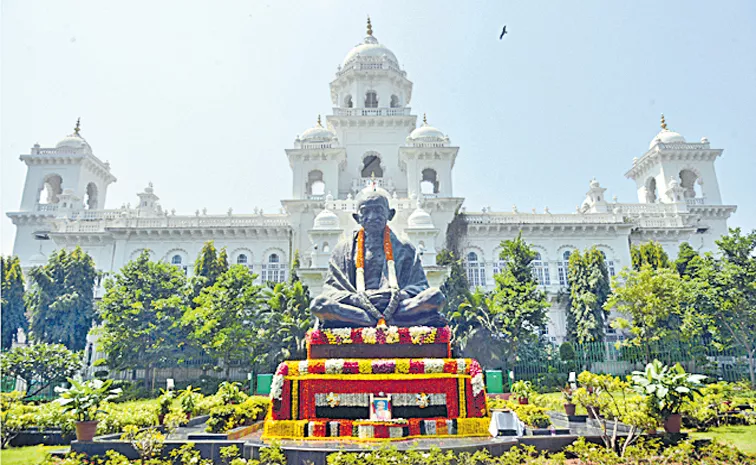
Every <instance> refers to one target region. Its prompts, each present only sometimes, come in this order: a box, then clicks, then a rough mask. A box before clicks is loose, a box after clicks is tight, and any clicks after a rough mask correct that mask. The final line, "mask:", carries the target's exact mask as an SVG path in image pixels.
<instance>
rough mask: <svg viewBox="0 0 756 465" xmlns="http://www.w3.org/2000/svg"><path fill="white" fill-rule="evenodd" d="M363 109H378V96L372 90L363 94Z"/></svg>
mask: <svg viewBox="0 0 756 465" xmlns="http://www.w3.org/2000/svg"><path fill="white" fill-rule="evenodd" d="M365 108H378V94H377V93H376V92H375V91H374V90H369V91H367V93H366V94H365Z"/></svg>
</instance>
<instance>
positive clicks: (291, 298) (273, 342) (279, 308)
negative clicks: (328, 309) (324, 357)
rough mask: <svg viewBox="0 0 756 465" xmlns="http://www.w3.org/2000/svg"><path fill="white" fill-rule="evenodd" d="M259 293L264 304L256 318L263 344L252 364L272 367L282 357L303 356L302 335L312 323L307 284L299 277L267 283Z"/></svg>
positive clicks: (304, 348) (304, 352)
mask: <svg viewBox="0 0 756 465" xmlns="http://www.w3.org/2000/svg"><path fill="white" fill-rule="evenodd" d="M263 295H264V298H265V307H264V309H263V311H262V312H261V314H260V315H259V318H258V320H257V321H258V324H259V326H260V329H261V331H262V334H264V338H265V341H266V344H265V348H264V350H263V351H262V352H261V353H258V354H257V356H256V359H255V363H256V365H257V366H259V367H261V368H263V367H264V368H267V369H269V370H272V369H275V367H276V366H277V365H278V363H279V362H281V361H283V360H287V359H295V360H296V359H301V358H306V356H307V354H306V349H307V347H306V344H305V336H306V335H307V330H309V329H310V328H311V327H312V323H313V321H312V316H311V314H310V292H309V290H308V289H307V286H305V285H303V284H302V282H301V281H299V280H296V281H293V282H288V283H269V284H268V286H267V287H266V288H265V289H263Z"/></svg>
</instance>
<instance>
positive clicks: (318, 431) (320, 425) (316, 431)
mask: <svg viewBox="0 0 756 465" xmlns="http://www.w3.org/2000/svg"><path fill="white" fill-rule="evenodd" d="M326 424H327V423H326V422H325V421H315V422H313V425H312V435H313V436H314V437H316V438H324V437H325V435H326Z"/></svg>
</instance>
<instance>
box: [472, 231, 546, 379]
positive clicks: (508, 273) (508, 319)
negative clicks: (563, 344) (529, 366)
mask: <svg viewBox="0 0 756 465" xmlns="http://www.w3.org/2000/svg"><path fill="white" fill-rule="evenodd" d="M501 248H502V250H501V254H500V256H499V258H500V259H501V260H502V262H503V264H502V271H501V272H500V273H499V274H497V275H495V276H494V279H495V280H496V287H495V289H494V290H493V291H492V292H489V293H486V292H484V291H483V290H481V289H478V290H476V291H475V292H474V293H473V294H471V295H470V298H469V300H468V301H466V302H464V303H462V304H461V305H460V311H472V312H474V313H475V315H476V319H477V322H476V330H475V331H476V333H478V332H479V333H481V335H483V336H484V339H485V340H486V341H487V344H488V345H487V350H489V351H490V352H492V353H490V354H489V356H488V357H485V358H484V363H485V359H486V358H487V359H489V360H492V361H495V360H496V359H497V354H505V355H506V362H507V364H508V366H513V365H514V363H515V361H516V360H517V357H518V351H519V350H520V349H521V348H522V347H523V346H524V345H527V344H528V343H533V342H534V341H538V330H539V329H540V328H542V327H543V326H544V325H545V324H546V321H547V319H548V317H547V309H548V307H549V304H548V302H547V300H546V294H545V293H544V292H543V290H541V289H539V288H538V282H537V281H536V279H535V277H534V276H533V271H532V268H531V263H532V261H533V260H534V259H535V256H536V252H535V251H534V250H533V249H532V248H531V247H530V246H529V245H528V244H527V243H526V242H525V241H524V240H522V237H521V236H518V237H517V238H516V239H514V240H506V241H502V243H501Z"/></svg>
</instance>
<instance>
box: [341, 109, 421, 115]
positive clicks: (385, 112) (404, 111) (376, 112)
mask: <svg viewBox="0 0 756 465" xmlns="http://www.w3.org/2000/svg"><path fill="white" fill-rule="evenodd" d="M410 110H411V109H410V108H409V107H400V108H339V107H336V108H334V109H333V114H334V115H335V116H408V115H409V114H410Z"/></svg>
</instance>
